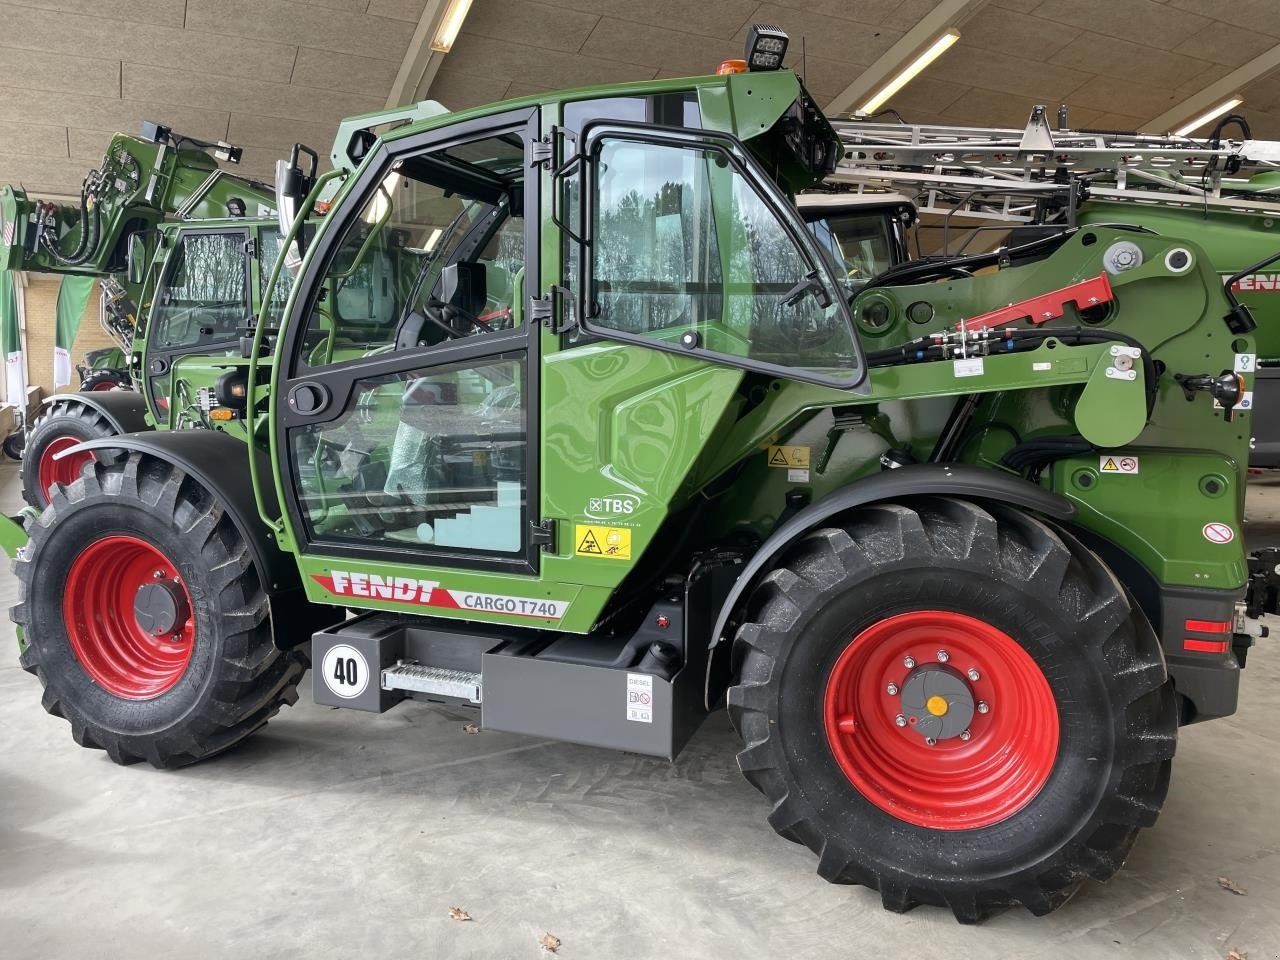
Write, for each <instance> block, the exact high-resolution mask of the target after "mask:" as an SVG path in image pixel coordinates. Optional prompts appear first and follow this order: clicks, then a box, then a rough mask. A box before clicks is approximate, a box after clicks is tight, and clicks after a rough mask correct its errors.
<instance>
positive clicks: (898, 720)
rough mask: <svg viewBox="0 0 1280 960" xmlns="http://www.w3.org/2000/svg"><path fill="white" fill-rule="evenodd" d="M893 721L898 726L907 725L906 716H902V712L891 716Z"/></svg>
mask: <svg viewBox="0 0 1280 960" xmlns="http://www.w3.org/2000/svg"><path fill="white" fill-rule="evenodd" d="M893 722H894V723H896V724H897V725H898V726H900V727H905V726H906V725H907V718H906V717H904V716H903V715H902V714H898V715H897V716H896V717H894V718H893Z"/></svg>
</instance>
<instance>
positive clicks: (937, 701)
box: [924, 696, 947, 717]
mask: <svg viewBox="0 0 1280 960" xmlns="http://www.w3.org/2000/svg"><path fill="white" fill-rule="evenodd" d="M924 708H925V709H926V710H928V711H929V712H930V713H931V714H933V715H934V716H935V717H941V716H945V715H946V712H947V700H946V697H938V696H933V697H930V698H929V699H928V700H927V701H926V702H925V705H924Z"/></svg>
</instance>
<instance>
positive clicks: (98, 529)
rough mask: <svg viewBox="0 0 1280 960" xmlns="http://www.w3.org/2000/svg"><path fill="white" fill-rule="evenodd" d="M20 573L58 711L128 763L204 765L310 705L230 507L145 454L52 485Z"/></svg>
mask: <svg viewBox="0 0 1280 960" xmlns="http://www.w3.org/2000/svg"><path fill="white" fill-rule="evenodd" d="M28 533H29V535H30V542H29V544H28V546H27V547H26V548H25V549H24V550H23V551H22V553H21V554H20V556H19V558H18V561H17V563H16V564H15V567H14V569H15V572H16V573H17V576H18V581H19V590H20V599H21V602H20V603H19V604H18V606H16V607H14V608H13V611H12V617H13V620H14V622H15V623H17V624H18V625H19V626H20V627H21V628H22V635H23V638H24V640H25V642H26V644H27V647H26V650H25V651H24V652H23V654H22V661H21V662H22V666H23V668H24V669H26V670H27V671H28V672H30V673H34V674H36V675H37V676H38V677H39V678H40V681H41V682H42V683H43V684H44V687H45V690H44V701H43V702H44V707H45V709H46V710H47V711H48V712H49V713H51V714H53V715H54V716H59V717H65V718H66V720H67V721H68V722H69V723H70V724H71V734H72V737H73V738H74V739H75V741H76V742H77V743H79V744H80V745H81V746H85V747H94V748H98V749H102V750H105V751H106V752H107V754H108V755H109V756H110V757H111V759H112V760H114V761H116V762H117V763H132V762H134V761H137V760H147V761H149V762H150V763H151V764H152V765H154V766H157V767H179V766H183V765H185V764H188V763H194V762H195V761H197V760H202V759H204V758H206V757H209V756H212V755H213V754H216V753H219V752H221V751H223V750H225V749H227V748H228V747H231V746H233V745H234V744H236V743H238V742H239V741H240V740H242V739H244V738H245V737H247V736H249V735H250V734H251V733H253V732H254V731H255V730H257V729H258V728H259V727H261V726H263V725H264V724H265V723H266V722H267V720H268V719H269V718H271V717H272V716H273V715H275V713H276V712H277V711H278V710H279V709H280V707H281V706H283V705H285V704H291V703H293V702H294V701H295V700H296V699H297V692H296V688H297V684H298V681H299V680H300V679H301V678H302V675H303V673H304V671H305V669H306V662H305V659H304V657H303V654H302V653H300V652H296V651H285V650H280V649H278V648H277V647H276V646H275V645H274V643H273V641H272V632H271V621H270V601H269V600H268V598H267V595H266V593H265V592H264V591H263V589H262V583H261V581H260V580H259V577H258V571H257V568H256V566H255V565H254V562H253V558H252V556H251V554H250V551H249V547H248V545H247V544H246V543H245V541H244V539H243V538H242V537H241V535H240V533H239V531H238V529H237V528H236V526H235V524H234V523H233V522H232V520H231V518H230V516H229V515H228V514H227V513H226V511H225V510H224V509H223V507H222V505H221V503H220V502H219V501H218V499H217V497H216V496H215V495H214V494H212V493H211V492H210V491H208V490H207V489H205V488H204V487H203V486H202V485H201V484H200V483H198V482H197V481H196V480H195V479H193V478H191V477H189V476H187V475H186V474H185V473H183V472H182V471H181V470H180V469H179V468H177V467H174V466H172V465H170V464H167V463H164V462H161V461H158V460H155V459H152V458H148V457H145V456H143V455H140V454H137V453H133V454H130V455H129V457H128V458H127V459H125V460H122V461H120V462H119V463H116V464H113V465H105V464H102V463H94V464H93V466H92V468H89V469H86V470H85V471H84V474H83V475H82V476H81V477H80V479H78V480H77V481H76V482H75V483H73V484H71V485H70V486H66V487H64V486H57V487H55V488H54V490H53V499H52V509H51V510H47V511H46V512H45V513H44V514H43V515H41V516H40V517H39V518H38V519H37V520H36V521H34V522H33V523H31V524H30V525H29V527H28Z"/></svg>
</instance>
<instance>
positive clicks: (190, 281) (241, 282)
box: [148, 233, 249, 350]
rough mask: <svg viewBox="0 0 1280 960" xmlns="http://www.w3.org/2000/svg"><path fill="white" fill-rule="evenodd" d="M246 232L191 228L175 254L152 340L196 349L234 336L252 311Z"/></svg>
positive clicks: (159, 346) (154, 319)
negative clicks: (199, 231) (249, 293)
mask: <svg viewBox="0 0 1280 960" xmlns="http://www.w3.org/2000/svg"><path fill="white" fill-rule="evenodd" d="M245 239H246V238H245V235H244V234H243V233H188V234H185V235H184V236H183V237H182V238H181V240H180V241H179V245H178V246H177V247H176V248H175V249H174V251H173V253H172V254H171V255H170V260H169V263H168V265H167V266H166V268H165V272H164V282H163V284H162V285H161V288H160V290H159V291H157V295H156V300H155V307H154V308H153V310H152V315H151V332H150V333H149V334H148V341H149V343H150V345H151V347H152V348H153V349H157V350H177V349H184V348H191V349H193V350H196V349H199V348H200V347H203V346H207V345H210V344H215V343H221V342H225V341H228V340H235V339H236V338H237V337H238V335H239V334H238V329H239V328H240V326H241V325H242V324H243V323H244V321H245V318H246V317H247V316H248V315H249V304H248V289H249V284H248V274H247V262H246V260H245V253H244V246H245Z"/></svg>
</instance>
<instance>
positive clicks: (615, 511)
mask: <svg viewBox="0 0 1280 960" xmlns="http://www.w3.org/2000/svg"><path fill="white" fill-rule="evenodd" d="M639 508H640V498H639V497H637V496H635V495H634V494H630V493H615V494H612V495H611V496H608V497H591V498H590V499H589V500H588V501H587V508H586V509H585V510H583V511H582V513H583V515H584V516H586V517H590V518H591V519H592V520H617V519H618V518H619V517H629V516H631V515H632V514H633V513H635V512H636V510H638V509H639Z"/></svg>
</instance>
